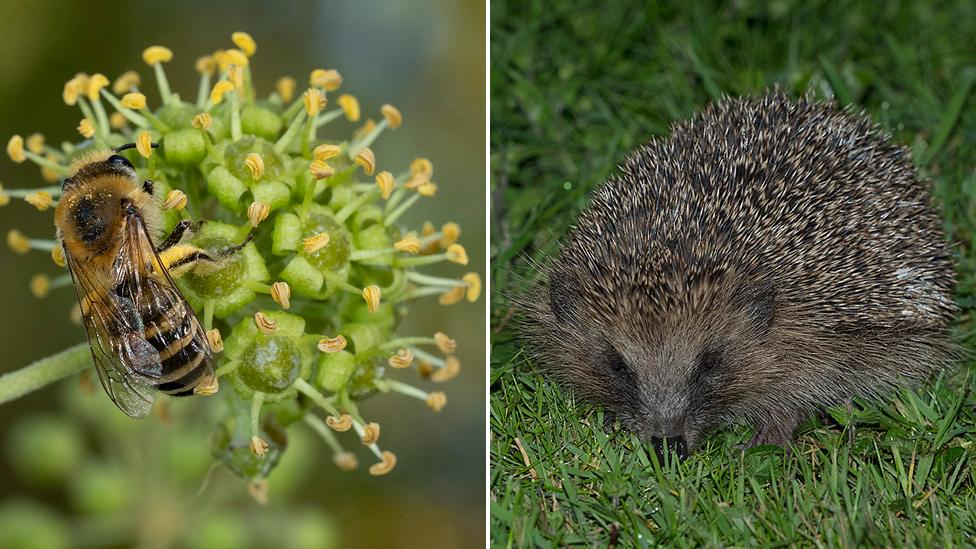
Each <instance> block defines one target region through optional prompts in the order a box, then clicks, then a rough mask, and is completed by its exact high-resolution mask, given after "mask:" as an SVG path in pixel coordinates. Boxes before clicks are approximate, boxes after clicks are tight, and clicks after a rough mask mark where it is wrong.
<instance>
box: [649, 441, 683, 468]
mask: <svg viewBox="0 0 976 549" xmlns="http://www.w3.org/2000/svg"><path fill="white" fill-rule="evenodd" d="M651 444H652V445H653V446H654V452H655V453H657V458H658V461H659V462H661V463H664V455H665V454H670V455H671V456H672V458H673V457H674V456H677V457H678V459H685V458H686V457H688V445H687V444H685V439H684V437H682V436H677V435H676V436H669V437H663V438H662V437H651Z"/></svg>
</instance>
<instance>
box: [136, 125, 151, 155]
mask: <svg viewBox="0 0 976 549" xmlns="http://www.w3.org/2000/svg"><path fill="white" fill-rule="evenodd" d="M136 150H137V151H139V155H140V156H142V157H143V158H149V157H150V156H151V155H152V134H150V133H149V130H142V131H141V132H139V135H137V136H136Z"/></svg>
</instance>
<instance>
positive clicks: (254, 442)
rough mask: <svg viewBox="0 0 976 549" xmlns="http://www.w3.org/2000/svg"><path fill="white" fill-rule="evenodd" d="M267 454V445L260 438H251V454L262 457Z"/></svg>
mask: <svg viewBox="0 0 976 549" xmlns="http://www.w3.org/2000/svg"><path fill="white" fill-rule="evenodd" d="M267 452H268V443H267V442H265V441H264V439H262V438H261V437H259V436H257V435H255V436H253V437H251V453H252V454H254V455H256V456H258V457H264V454H266V453H267Z"/></svg>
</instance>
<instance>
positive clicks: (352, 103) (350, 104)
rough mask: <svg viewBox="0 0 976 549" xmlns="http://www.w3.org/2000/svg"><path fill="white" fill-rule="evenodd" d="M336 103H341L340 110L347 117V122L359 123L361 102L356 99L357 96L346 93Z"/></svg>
mask: <svg viewBox="0 0 976 549" xmlns="http://www.w3.org/2000/svg"><path fill="white" fill-rule="evenodd" d="M336 103H339V108H340V109H342V114H343V115H345V117H346V120H348V121H350V122H359V100H358V99H356V96H355V95H350V94H348V93H344V94H342V95H340V96H339V99H336Z"/></svg>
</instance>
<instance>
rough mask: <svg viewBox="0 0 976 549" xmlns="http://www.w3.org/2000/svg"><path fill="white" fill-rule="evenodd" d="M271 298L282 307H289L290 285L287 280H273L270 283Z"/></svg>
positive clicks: (286, 308)
mask: <svg viewBox="0 0 976 549" xmlns="http://www.w3.org/2000/svg"><path fill="white" fill-rule="evenodd" d="M271 299H273V300H274V302H275V303H277V304H278V305H280V306H281V308H282V309H285V310H288V309H290V308H291V286H289V285H288V283H287V282H275V283H274V284H272V285H271Z"/></svg>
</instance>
